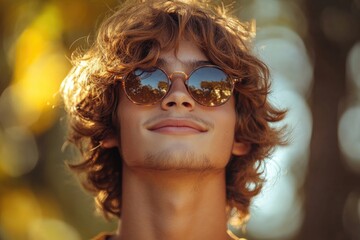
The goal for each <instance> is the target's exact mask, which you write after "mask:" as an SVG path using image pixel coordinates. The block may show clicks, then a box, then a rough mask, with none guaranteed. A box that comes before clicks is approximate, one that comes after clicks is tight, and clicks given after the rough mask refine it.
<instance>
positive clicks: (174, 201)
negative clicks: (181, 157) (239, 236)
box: [118, 166, 228, 240]
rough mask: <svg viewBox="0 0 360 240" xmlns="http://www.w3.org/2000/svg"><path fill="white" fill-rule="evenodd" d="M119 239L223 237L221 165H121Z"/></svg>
mask: <svg viewBox="0 0 360 240" xmlns="http://www.w3.org/2000/svg"><path fill="white" fill-rule="evenodd" d="M122 193H123V194H122V217H121V219H122V220H121V231H119V237H118V239H119V240H120V239H121V240H130V239H131V240H143V239H147V240H155V239H156V240H168V239H172V240H183V239H187V240H198V239H209V240H225V239H227V238H228V237H227V234H226V221H227V216H226V212H225V207H226V189H225V170H222V169H221V170H206V171H204V172H201V171H199V172H190V171H186V170H181V171H180V170H172V171H157V170H144V169H130V168H128V167H127V166H123V189H122Z"/></svg>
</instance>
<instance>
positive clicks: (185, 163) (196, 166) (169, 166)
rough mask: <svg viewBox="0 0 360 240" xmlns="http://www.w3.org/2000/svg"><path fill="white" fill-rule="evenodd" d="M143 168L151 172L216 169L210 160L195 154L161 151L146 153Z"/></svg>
mask: <svg viewBox="0 0 360 240" xmlns="http://www.w3.org/2000/svg"><path fill="white" fill-rule="evenodd" d="M143 167H144V168H149V169H153V170H163V171H164V170H187V171H204V170H209V169H214V168H216V166H215V164H213V163H211V161H210V159H209V158H208V157H207V156H205V155H201V154H198V153H195V152H190V151H188V152H184V151H181V152H180V151H169V150H167V151H161V152H156V153H148V154H147V155H146V157H145V159H144V166H143Z"/></svg>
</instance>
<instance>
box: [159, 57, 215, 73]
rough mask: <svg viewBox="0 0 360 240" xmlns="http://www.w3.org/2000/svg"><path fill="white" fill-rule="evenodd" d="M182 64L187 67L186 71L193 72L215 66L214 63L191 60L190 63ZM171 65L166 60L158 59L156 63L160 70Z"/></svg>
mask: <svg viewBox="0 0 360 240" xmlns="http://www.w3.org/2000/svg"><path fill="white" fill-rule="evenodd" d="M181 63H182V64H183V65H184V66H185V68H186V69H189V70H193V69H195V68H197V67H200V66H204V65H213V63H212V62H210V61H208V60H190V61H184V62H181ZM169 65H170V63H169V62H168V61H167V60H166V59H164V58H158V60H157V61H156V66H158V67H160V68H166V67H167V66H169Z"/></svg>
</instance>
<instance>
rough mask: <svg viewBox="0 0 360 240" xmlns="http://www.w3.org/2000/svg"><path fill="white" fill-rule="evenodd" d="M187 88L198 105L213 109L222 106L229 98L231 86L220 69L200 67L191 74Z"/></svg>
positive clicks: (228, 79) (226, 76)
mask: <svg viewBox="0 0 360 240" xmlns="http://www.w3.org/2000/svg"><path fill="white" fill-rule="evenodd" d="M188 88H189V92H190V94H191V95H192V96H193V98H194V99H195V100H196V101H197V102H198V103H200V104H202V105H204V106H209V107H213V106H219V105H221V104H224V103H225V102H226V101H227V100H228V99H229V98H230V96H231V93H232V88H233V85H232V82H231V79H230V78H229V76H228V75H227V74H226V73H224V72H223V71H222V70H221V69H219V68H215V67H201V68H199V69H197V70H196V71H194V72H193V73H192V74H191V76H190V78H189V80H188Z"/></svg>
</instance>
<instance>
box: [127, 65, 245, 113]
mask: <svg viewBox="0 0 360 240" xmlns="http://www.w3.org/2000/svg"><path fill="white" fill-rule="evenodd" d="M176 75H183V76H184V78H185V86H186V88H187V91H188V92H189V94H190V96H191V97H192V98H193V99H194V100H195V101H196V102H197V103H199V104H201V105H203V106H206V107H216V106H220V105H222V104H224V103H226V102H227V101H228V100H229V99H230V97H231V95H232V93H233V90H234V84H235V82H237V81H239V79H234V78H231V77H230V76H229V75H228V74H226V73H225V72H224V71H223V70H222V69H221V68H220V67H218V66H216V65H203V66H200V67H198V68H195V69H194V70H193V71H192V72H191V73H190V74H189V75H187V74H186V73H184V72H179V71H176V72H173V73H172V74H171V75H167V74H166V72H165V71H164V70H163V69H161V68H159V67H153V68H151V69H146V70H145V69H136V70H134V71H133V72H132V73H130V74H129V75H128V76H127V77H126V78H125V79H124V80H123V81H122V86H123V89H124V92H125V93H126V96H127V97H128V99H129V100H130V101H132V102H133V103H135V104H139V105H153V104H155V103H157V102H159V101H161V100H162V99H163V98H165V96H166V95H167V94H168V92H169V91H170V88H171V79H173V78H174V77H175V76H176Z"/></svg>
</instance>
